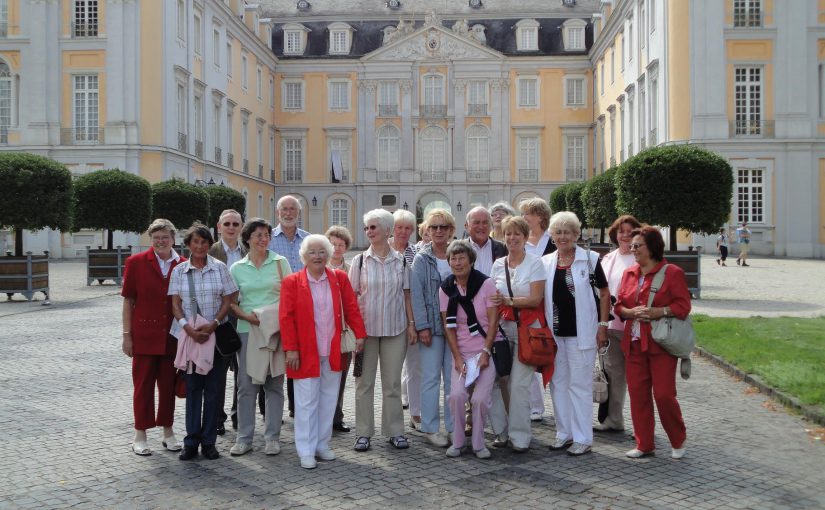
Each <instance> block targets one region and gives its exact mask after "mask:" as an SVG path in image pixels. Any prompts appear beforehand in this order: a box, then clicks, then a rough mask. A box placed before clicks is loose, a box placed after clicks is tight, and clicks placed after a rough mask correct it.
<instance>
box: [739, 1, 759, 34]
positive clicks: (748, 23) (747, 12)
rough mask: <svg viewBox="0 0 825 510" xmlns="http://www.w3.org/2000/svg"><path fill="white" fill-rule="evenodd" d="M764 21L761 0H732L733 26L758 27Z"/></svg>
mask: <svg viewBox="0 0 825 510" xmlns="http://www.w3.org/2000/svg"><path fill="white" fill-rule="evenodd" d="M737 11H738V12H737ZM738 20H742V22H738ZM764 23H765V19H764V16H763V14H762V0H733V26H734V27H735V28H758V27H761V26H762V25H763V24H764Z"/></svg>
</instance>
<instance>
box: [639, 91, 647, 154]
mask: <svg viewBox="0 0 825 510" xmlns="http://www.w3.org/2000/svg"><path fill="white" fill-rule="evenodd" d="M646 96H647V94H646V93H645V82H643V81H640V82H639V150H642V149H644V148H645V147H647V132H646V131H645V129H646V128H647V118H646V117H645V111H646V105H645V98H646Z"/></svg>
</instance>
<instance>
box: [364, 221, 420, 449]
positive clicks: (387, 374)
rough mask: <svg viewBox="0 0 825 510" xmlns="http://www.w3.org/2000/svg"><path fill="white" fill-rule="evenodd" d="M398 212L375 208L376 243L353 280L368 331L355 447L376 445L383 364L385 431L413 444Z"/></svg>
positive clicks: (371, 227)
mask: <svg viewBox="0 0 825 510" xmlns="http://www.w3.org/2000/svg"><path fill="white" fill-rule="evenodd" d="M394 223H395V222H394V219H393V217H392V214H390V213H389V212H387V211H385V210H384V209H374V210H372V211H369V212H368V213H366V214H365V215H364V232H365V233H366V235H367V239H368V240H369V242H370V247H369V248H368V249H367V251H365V252H364V253H362V254H360V255H357V256H356V257H355V258H354V259H353V260H352V267H351V268H350V270H349V278H350V281H351V282H352V285H353V287H354V288H355V292H356V294H357V295H358V307H359V308H360V309H361V316H362V317H363V318H364V323H365V325H366V329H367V339H366V342H365V343H364V351H363V369H362V372H361V377H359V378H357V379H356V385H355V427H356V432H357V433H358V439H356V441H355V450H356V451H359V452H364V451H367V450H369V448H370V438H371V437H372V436H373V435H374V434H375V409H374V407H375V406H374V395H375V376H376V373H377V369H378V364H379V361H380V363H381V391H382V393H383V405H382V410H381V431H382V432H383V434H384V435H385V436H389V438H390V443H391V444H392V445H393V446H394V447H395V448H398V449H404V448H409V446H410V445H409V443H408V442H407V438H406V437H405V436H404V411H403V409H402V407H401V367H402V366H403V364H404V356H405V354H406V352H407V343H408V342H412V341H413V340H414V339H415V336H416V332H415V325H414V324H415V323H414V322H413V313H412V304H411V302H410V281H409V271H410V268H409V265H408V264H407V262H406V260H405V259H404V255H403V254H401V253H399V252H397V251H395V250H393V249H392V247H391V246H390V244H389V238H390V233H391V232H392V230H393V225H394Z"/></svg>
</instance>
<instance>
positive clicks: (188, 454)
mask: <svg viewBox="0 0 825 510" xmlns="http://www.w3.org/2000/svg"><path fill="white" fill-rule="evenodd" d="M213 448H214V447H213ZM197 456H198V447H197V446H184V447H183V450H181V452H180V455H178V458H179V459H180V460H192V459H194V458H195V457H197Z"/></svg>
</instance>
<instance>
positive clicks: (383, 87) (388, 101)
mask: <svg viewBox="0 0 825 510" xmlns="http://www.w3.org/2000/svg"><path fill="white" fill-rule="evenodd" d="M398 97H399V94H398V82H394V81H382V82H379V85H378V94H377V97H376V100H377V101H378V114H379V116H382V117H390V116H393V117H394V116H397V115H398ZM382 107H385V108H382ZM389 107H392V112H389V111H386V110H390V109H391V108H389ZM382 110H383V111H386V113H393V115H386V114H384V113H382Z"/></svg>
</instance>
